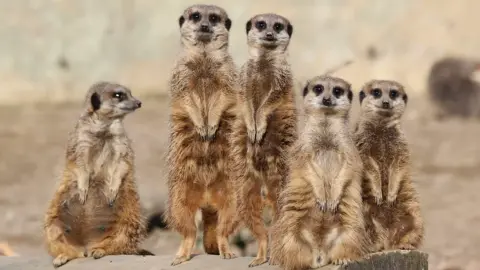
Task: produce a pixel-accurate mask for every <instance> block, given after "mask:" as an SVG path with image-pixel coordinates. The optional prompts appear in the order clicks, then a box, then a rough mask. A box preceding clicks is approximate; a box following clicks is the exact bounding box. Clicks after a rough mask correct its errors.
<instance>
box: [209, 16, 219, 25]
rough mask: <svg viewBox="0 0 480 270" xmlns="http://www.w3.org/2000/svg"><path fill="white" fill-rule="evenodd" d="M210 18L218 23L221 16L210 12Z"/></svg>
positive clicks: (212, 21)
mask: <svg viewBox="0 0 480 270" xmlns="http://www.w3.org/2000/svg"><path fill="white" fill-rule="evenodd" d="M208 20H209V21H210V22H211V23H218V22H219V21H220V16H218V15H217V14H210V16H209V17H208Z"/></svg>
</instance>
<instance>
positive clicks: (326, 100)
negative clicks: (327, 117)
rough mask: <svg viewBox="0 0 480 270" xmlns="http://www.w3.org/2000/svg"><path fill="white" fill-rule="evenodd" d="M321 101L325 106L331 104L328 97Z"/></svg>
mask: <svg viewBox="0 0 480 270" xmlns="http://www.w3.org/2000/svg"><path fill="white" fill-rule="evenodd" d="M322 103H323V105H325V106H330V105H332V100H331V99H330V98H323V100H322Z"/></svg>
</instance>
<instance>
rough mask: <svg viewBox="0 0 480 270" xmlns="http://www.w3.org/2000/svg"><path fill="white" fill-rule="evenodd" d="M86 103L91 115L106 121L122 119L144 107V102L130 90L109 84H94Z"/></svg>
mask: <svg viewBox="0 0 480 270" xmlns="http://www.w3.org/2000/svg"><path fill="white" fill-rule="evenodd" d="M85 103H86V107H87V112H88V113H89V114H96V115H98V116H100V117H101V118H106V119H118V118H122V117H124V116H125V115H127V114H129V113H131V112H133V111H135V110H136V109H138V108H140V107H141V106H142V102H140V100H138V99H136V98H135V97H133V96H132V93H131V91H130V89H128V88H126V87H125V86H122V85H119V84H115V83H109V82H97V83H95V84H93V85H92V86H91V87H90V89H89V91H88V93H87V97H86V100H85Z"/></svg>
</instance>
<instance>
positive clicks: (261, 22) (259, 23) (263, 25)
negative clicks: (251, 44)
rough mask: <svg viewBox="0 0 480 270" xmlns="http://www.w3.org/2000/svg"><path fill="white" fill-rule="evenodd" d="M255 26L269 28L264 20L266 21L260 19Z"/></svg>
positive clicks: (260, 28) (261, 28)
mask: <svg viewBox="0 0 480 270" xmlns="http://www.w3.org/2000/svg"><path fill="white" fill-rule="evenodd" d="M255 27H256V28H257V29H258V30H260V31H262V30H263V29H265V28H267V24H266V23H265V22H264V21H258V22H257V23H255Z"/></svg>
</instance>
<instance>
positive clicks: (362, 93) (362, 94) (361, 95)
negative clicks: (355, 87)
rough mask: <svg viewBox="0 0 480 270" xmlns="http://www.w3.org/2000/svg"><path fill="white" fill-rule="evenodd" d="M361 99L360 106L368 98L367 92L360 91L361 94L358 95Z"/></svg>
mask: <svg viewBox="0 0 480 270" xmlns="http://www.w3.org/2000/svg"><path fill="white" fill-rule="evenodd" d="M358 97H359V99H360V104H361V103H362V101H363V99H364V98H365V97H366V95H365V92H364V91H363V90H361V91H360V94H359V95H358Z"/></svg>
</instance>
